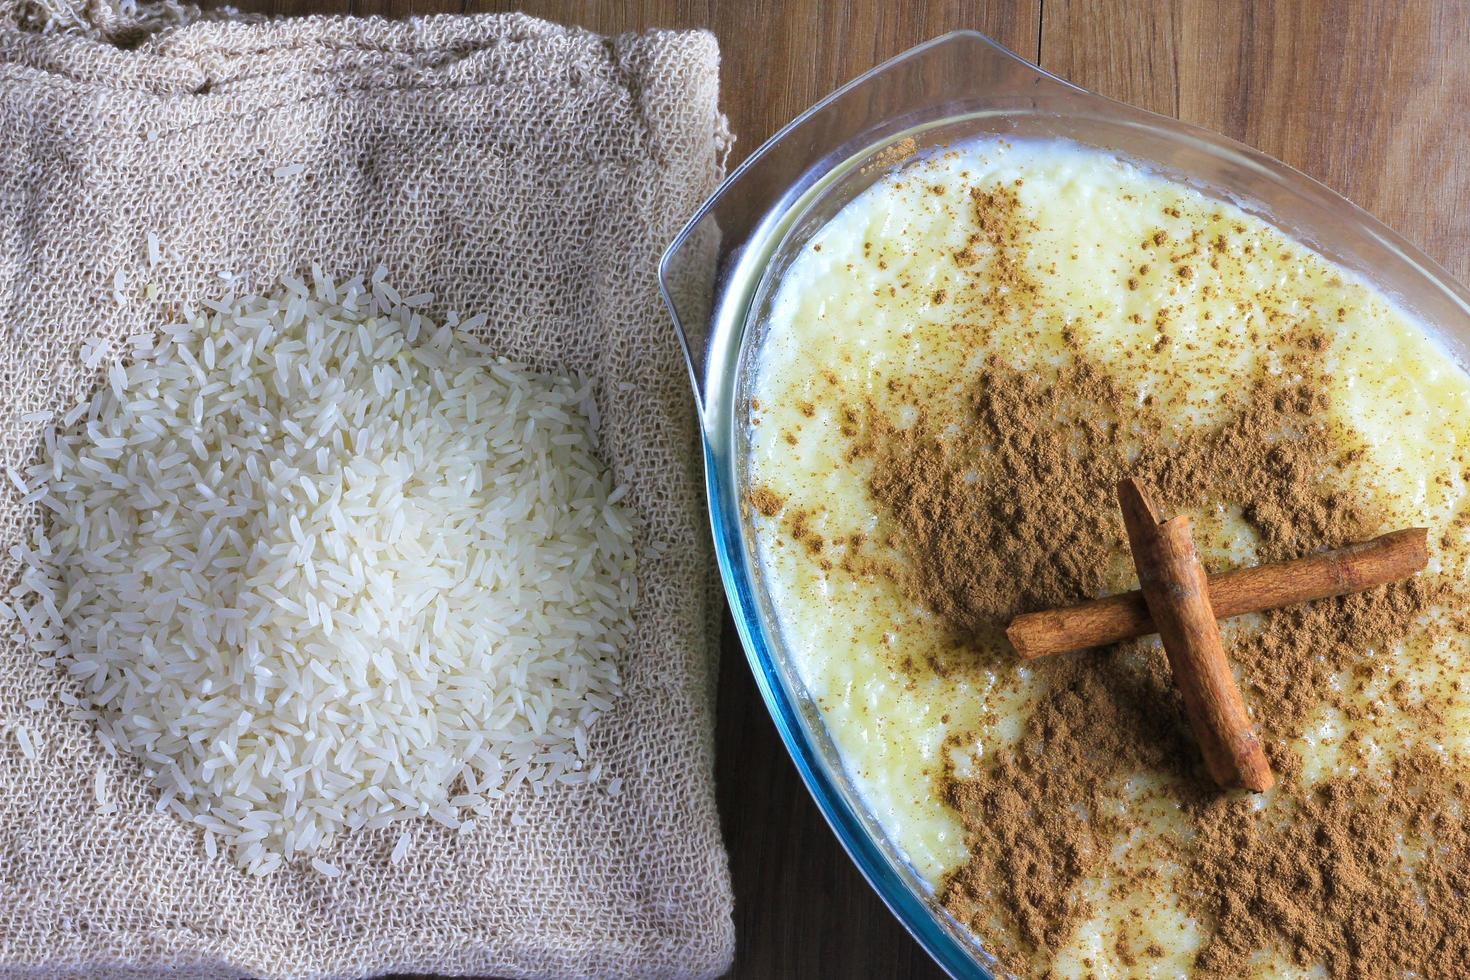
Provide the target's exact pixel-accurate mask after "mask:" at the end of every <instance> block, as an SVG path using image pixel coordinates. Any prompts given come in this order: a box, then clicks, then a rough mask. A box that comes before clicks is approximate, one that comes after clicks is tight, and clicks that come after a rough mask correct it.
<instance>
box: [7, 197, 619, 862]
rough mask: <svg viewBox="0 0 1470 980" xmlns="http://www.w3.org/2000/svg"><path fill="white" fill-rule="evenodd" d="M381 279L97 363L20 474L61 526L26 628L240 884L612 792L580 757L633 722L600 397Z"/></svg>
mask: <svg viewBox="0 0 1470 980" xmlns="http://www.w3.org/2000/svg"><path fill="white" fill-rule="evenodd" d="M282 169H283V170H284V169H287V168H282ZM156 248H157V244H156V241H155V240H154V239H152V238H150V239H149V257H150V260H152V259H153V257H154V252H155V250H156ZM386 275H387V273H386V270H384V269H381V268H380V269H378V270H376V271H375V272H374V273H373V274H372V276H371V277H370V279H368V280H366V281H364V280H362V279H357V280H353V281H352V282H349V283H345V284H342V285H340V286H339V285H338V284H337V283H335V282H333V281H332V280H331V279H330V278H328V277H327V276H326V275H325V273H324V272H323V271H322V270H321V269H320V268H315V267H314V268H313V269H312V270H311V275H310V276H309V277H308V278H307V279H305V280H298V279H290V280H286V281H285V283H284V285H283V287H282V289H281V290H280V291H279V292H276V293H274V294H272V295H269V296H265V297H261V296H236V295H234V294H232V293H227V294H226V295H225V296H224V298H222V299H209V300H206V301H203V302H202V303H201V304H199V305H198V306H197V307H196V308H194V309H190V308H187V307H186V309H185V310H184V312H183V314H182V316H183V319H184V321H185V322H184V323H182V324H178V325H170V326H168V327H166V328H165V330H164V334H165V336H164V339H163V340H161V341H157V342H146V341H144V342H139V343H131V342H130V344H129V349H130V352H131V356H132V360H131V362H130V363H129V365H128V366H127V367H126V368H124V366H123V365H122V364H121V363H119V362H117V361H115V360H111V357H112V354H111V346H110V345H109V344H108V343H106V342H105V341H102V340H100V339H98V338H89V339H88V341H86V342H85V343H84V345H83V349H82V358H83V363H84V364H86V365H87V366H88V367H89V368H97V367H101V366H102V365H103V364H104V363H108V367H107V371H106V378H105V380H104V382H103V384H102V386H101V388H100V389H99V390H98V391H97V393H96V394H95V396H94V397H93V398H92V399H91V400H90V401H89V402H86V403H84V404H83V405H79V406H77V407H76V408H73V409H71V410H70V411H68V412H67V413H66V416H65V417H64V418H63V419H62V420H61V422H62V427H61V429H60V430H59V431H52V432H49V433H48V435H47V439H46V446H47V447H48V449H47V452H46V454H45V458H44V459H43V460H42V462H41V463H39V464H37V465H36V466H34V467H32V468H30V469H28V470H27V471H26V472H24V473H17V472H15V471H10V472H9V474H8V476H9V478H10V480H11V482H12V483H13V484H14V485H15V486H16V489H18V490H21V491H22V493H27V492H37V491H39V492H41V493H43V497H38V498H37V499H38V500H42V501H43V502H44V505H45V508H46V511H47V515H48V521H49V523H48V525H47V528H46V532H45V534H44V535H43V536H40V537H39V538H38V540H36V541H35V542H33V543H31V544H27V545H20V546H18V547H17V548H16V549H15V551H14V552H13V554H14V556H15V557H16V558H18V559H19V561H20V562H21V566H22V570H21V576H20V580H19V584H17V585H16V586H15V587H14V589H13V590H12V594H11V596H10V597H9V599H10V601H9V603H8V608H9V610H10V611H11V612H12V613H13V615H14V617H15V620H14V623H15V625H14V626H12V627H11V628H12V629H22V630H24V631H25V633H26V634H28V636H29V637H30V640H31V642H32V643H33V644H35V646H36V647H37V649H38V650H41V651H49V652H53V653H54V657H55V662H56V663H57V665H58V666H60V667H62V668H64V669H65V670H66V671H67V672H68V673H69V674H70V675H71V676H72V678H74V679H75V682H76V683H77V684H79V685H80V686H81V688H82V689H83V690H84V691H85V694H86V696H85V697H84V698H82V699H81V703H80V704H79V706H78V711H79V713H80V714H82V715H83V716H90V717H94V718H96V723H97V725H98V728H97V736H98V739H99V740H100V741H101V742H102V744H103V746H104V748H106V749H107V750H108V752H109V753H116V752H119V751H121V752H125V753H131V754H132V755H134V756H136V757H137V758H138V759H140V760H141V762H142V764H143V767H144V771H145V772H146V773H147V774H148V776H149V778H150V779H151V780H152V782H153V783H154V785H155V786H156V787H157V789H158V791H159V799H158V802H157V806H158V809H159V810H162V811H168V812H172V813H177V814H179V815H180V816H181V817H183V818H185V819H189V820H191V821H193V822H195V823H199V824H200V825H201V827H202V828H207V830H205V831H204V832H205V833H206V837H205V848H206V850H207V851H210V852H213V851H214V850H215V849H216V848H217V847H218V846H219V845H220V844H222V845H224V846H225V847H226V848H228V849H230V850H231V852H232V854H233V857H234V860H235V861H236V862H237V863H238V864H239V865H240V866H241V867H242V868H244V869H245V870H246V871H247V872H249V873H251V874H256V875H267V874H270V873H272V872H273V871H275V870H276V869H278V868H280V867H282V866H283V864H284V862H285V861H287V860H291V859H293V858H295V857H297V856H298V855H299V856H302V857H303V858H307V857H309V856H311V855H313V854H314V852H317V851H318V850H319V849H320V848H322V847H323V846H325V845H326V844H327V843H329V842H330V841H332V840H334V839H335V838H336V836H337V835H339V834H341V833H344V832H347V831H350V830H352V829H354V828H376V827H386V826H389V825H391V824H393V823H397V822H400V821H405V820H411V819H421V818H427V819H430V820H433V821H435V822H437V823H439V824H442V825H443V826H445V827H447V828H450V829H457V830H460V831H462V832H464V833H469V832H471V829H472V827H473V823H472V821H471V818H472V817H473V815H474V814H475V813H480V812H482V811H484V810H485V808H487V807H488V806H489V804H490V803H491V802H493V801H496V800H500V799H503V798H505V797H506V796H507V795H509V794H513V793H518V792H526V793H530V794H544V793H546V792H548V791H549V790H551V788H552V787H554V786H557V785H563V786H566V787H575V788H577V789H580V788H582V787H583V786H586V785H591V784H595V783H597V782H598V781H599V779H600V775H601V769H600V767H598V766H597V765H596V764H595V760H592V759H591V758H590V757H589V754H590V752H591V751H592V750H591V749H590V748H589V746H590V745H591V744H592V743H591V741H590V740H589V739H588V737H587V733H588V731H589V729H590V728H591V727H592V726H593V725H594V724H595V723H596V721H597V719H598V718H599V717H600V716H601V715H603V714H604V713H605V712H606V711H607V710H608V709H609V707H611V705H612V704H613V703H614V701H615V700H616V699H617V697H618V696H619V693H620V682H619V677H618V671H617V668H616V666H615V663H614V658H615V656H616V653H617V651H619V650H621V649H622V647H623V644H624V643H625V641H626V639H627V637H628V636H629V634H630V632H631V628H632V627H631V611H632V608H633V604H634V602H635V601H636V597H637V585H636V575H635V566H634V552H633V526H634V525H633V521H632V519H631V517H630V515H629V514H628V513H627V512H626V511H624V510H623V509H622V506H621V505H620V503H619V501H620V500H621V499H622V497H623V494H624V493H625V490H624V488H621V487H617V486H615V485H614V484H613V482H612V479H611V477H610V476H609V474H608V472H607V470H606V468H605V467H604V466H603V465H602V464H601V463H600V462H599V461H598V460H597V456H596V444H597V441H596V432H595V428H594V426H593V425H592V423H591V421H590V419H589V415H590V414H591V412H592V411H593V410H594V408H595V406H593V405H592V402H591V394H590V386H589V385H588V384H587V383H586V382H585V381H584V380H581V379H577V378H568V377H560V376H555V375H550V374H545V373H540V372H536V371H533V370H530V369H528V368H525V367H523V366H520V365H518V364H515V363H512V362H509V361H505V360H503V359H499V358H496V357H493V356H491V355H490V354H488V353H487V352H486V351H485V350H484V349H483V348H482V347H481V346H480V345H479V344H477V343H476V342H474V341H473V340H472V339H471V338H470V337H469V336H467V335H466V333H465V331H467V330H474V329H478V328H480V327H482V326H484V324H485V322H486V320H485V317H484V316H483V315H476V316H473V317H469V318H468V319H465V320H463V321H459V320H458V318H452V319H453V321H454V322H455V323H457V324H458V327H457V328H450V327H446V326H441V325H439V324H436V323H434V322H432V321H431V320H429V319H428V318H427V317H426V316H425V313H424V310H423V307H424V306H426V305H427V304H429V303H431V302H432V299H433V298H432V296H431V295H429V294H427V293H412V294H409V295H408V296H407V298H406V299H404V298H403V296H401V295H400V293H399V292H398V291H397V290H395V289H394V288H393V286H392V285H391V284H389V283H388V282H387V281H386ZM226 282H233V280H226ZM114 285H115V287H116V288H117V290H118V291H119V292H121V291H122V290H123V289H124V288H125V283H123V281H122V280H121V278H120V277H119V278H118V279H117V280H116V281H115V283H114ZM224 288H226V289H227V290H228V289H233V288H234V287H233V286H226V287H224ZM414 307H418V308H414ZM134 339H137V338H134ZM37 421H39V420H37ZM30 488H35V489H34V490H30ZM10 727H11V731H12V733H13V737H14V738H15V739H16V741H17V742H18V743H19V745H20V747H21V751H22V752H23V753H25V754H26V755H27V756H28V757H31V758H34V757H35V755H36V753H37V752H38V751H39V749H38V746H37V745H36V744H35V741H34V739H33V738H32V737H31V733H30V732H29V731H27V730H26V729H25V728H24V727H22V726H18V725H12V726H10ZM98 779H99V782H98V784H97V785H96V793H97V795H98V799H99V804H102V800H103V799H105V798H107V797H106V793H107V787H106V785H105V776H104V775H103V774H101V773H99V775H98ZM461 781H462V783H463V785H464V786H465V787H467V789H466V791H463V792H461V790H460V789H459V785H460V783H461ZM620 785H621V784H618V787H619V788H620ZM569 791H570V790H569ZM607 792H608V793H609V794H612V795H616V792H617V789H615V788H614V787H613V785H612V784H609V785H608V787H607ZM446 801H449V802H446ZM105 805H111V806H116V804H115V803H114V802H112V801H111V800H110V799H108V801H107V803H106V804H105ZM524 820H525V818H524V817H523V816H521V815H520V814H518V813H517V814H515V815H513V816H512V817H511V823H512V824H513V825H520V824H522V823H524ZM411 846H412V837H411V835H410V833H409V832H408V831H403V832H401V833H400V834H399V836H398V837H397V842H396V843H395V844H394V846H393V849H392V856H391V859H392V861H393V862H394V863H399V862H401V861H403V860H404V859H405V857H406V856H407V854H408V852H409V849H410V847H411ZM313 866H314V867H316V869H317V871H318V872H320V873H322V874H326V875H331V874H334V873H337V872H338V871H339V869H337V868H335V866H333V865H331V864H329V863H328V862H326V861H324V860H322V859H320V858H316V859H315V862H314V864H313ZM327 869H330V870H327Z"/></svg>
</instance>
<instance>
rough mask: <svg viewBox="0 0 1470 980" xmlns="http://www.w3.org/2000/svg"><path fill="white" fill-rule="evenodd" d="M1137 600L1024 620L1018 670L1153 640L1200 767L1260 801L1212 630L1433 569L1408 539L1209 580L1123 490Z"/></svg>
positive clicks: (1167, 525)
mask: <svg viewBox="0 0 1470 980" xmlns="http://www.w3.org/2000/svg"><path fill="white" fill-rule="evenodd" d="M1118 502H1119V504H1120V505H1121V507H1122V509H1123V522H1124V525H1125V526H1126V528H1127V530H1128V542H1129V547H1130V548H1131V550H1132V552H1133V562H1134V565H1135V567H1136V568H1137V569H1138V581H1139V586H1140V588H1139V590H1138V591H1136V592H1129V593H1125V594H1122V595H1115V596H1109V597H1107V598H1105V599H1098V600H1095V601H1093V602H1085V603H1082V604H1081V605H1077V606H1072V607H1069V608H1066V609H1051V610H1047V611H1045V612H1037V613H1026V614H1024V615H1021V616H1017V617H1016V618H1015V619H1014V620H1012V621H1011V625H1010V627H1009V628H1008V629H1007V630H1006V636H1007V637H1009V638H1010V641H1011V643H1012V644H1013V645H1014V646H1015V648H1016V650H1017V652H1018V653H1020V655H1021V657H1022V658H1024V659H1033V658H1036V657H1043V656H1046V655H1048V654H1052V653H1062V652H1065V651H1068V650H1080V649H1083V648H1085V647H1094V646H1103V645H1106V644H1109V643H1115V642H1117V641H1118V640H1123V639H1127V638H1129V637H1134V636H1145V635H1147V634H1149V633H1158V634H1159V637H1160V639H1161V640H1162V641H1163V644H1164V651H1165V653H1166V654H1167V655H1168V657H1169V666H1170V669H1171V671H1172V672H1173V675H1174V682H1175V684H1177V685H1178V687H1179V692H1180V695H1181V697H1182V698H1183V700H1184V708H1185V712H1186V713H1187V714H1188V716H1189V720H1190V726H1191V728H1192V729H1193V731H1194V735H1195V738H1196V740H1197V741H1198V742H1199V744H1200V750H1201V753H1202V754H1203V756H1204V759H1205V766H1206V768H1207V769H1209V771H1210V775H1211V776H1212V777H1213V778H1214V779H1215V781H1216V782H1217V783H1219V784H1220V785H1222V786H1238V787H1242V788H1245V789H1250V790H1253V791H1255V792H1264V791H1265V790H1267V789H1269V788H1270V787H1271V786H1272V785H1273V783H1274V782H1275V779H1274V777H1273V776H1272V775H1271V768H1270V765H1269V763H1267V761H1266V756H1265V753H1264V752H1263V751H1262V750H1261V745H1260V742H1259V741H1258V740H1257V738H1256V735H1255V731H1254V729H1253V728H1252V726H1251V723H1250V716H1249V714H1248V713H1247V712H1246V708H1245V702H1244V701H1243V700H1242V698H1241V696H1240V690H1239V689H1238V688H1237V687H1236V684H1235V679H1234V677H1233V675H1232V674H1231V672H1230V664H1229V662H1228V661H1227V660H1226V658H1225V651H1224V646H1223V644H1222V643H1221V640H1220V626H1219V623H1218V621H1217V620H1218V619H1224V618H1228V617H1231V616H1239V615H1241V614H1243V613H1247V612H1260V611H1263V610H1267V609H1277V608H1280V607H1282V606H1290V605H1295V604H1297V603H1301V602H1308V601H1310V600H1313V599H1324V598H1327V597H1329V596H1336V595H1346V594H1347V593H1350V592H1361V591H1364V590H1366V589H1371V588H1373V587H1375V586H1378V585H1383V584H1385V583H1388V582H1392V581H1395V580H1397V579H1402V578H1407V577H1409V576H1411V575H1413V574H1414V573H1416V572H1418V571H1419V570H1420V569H1422V568H1423V567H1424V566H1425V565H1426V564H1427V563H1428V560H1429V555H1428V548H1427V535H1428V532H1427V531H1426V529H1425V528H1417V527H1416V528H1407V529H1405V530H1402V531H1394V532H1393V533H1391V534H1385V535H1383V536H1382V537H1378V538H1374V539H1373V540H1372V541H1368V542H1365V543H1363V544H1354V545H1348V546H1347V547H1345V548H1339V549H1337V550H1335V551H1328V552H1324V553H1322V554H1318V555H1312V556H1310V557H1308V558H1302V559H1299V560H1297V561H1290V562H1282V563H1279V564H1274V565H1260V566H1257V567H1254V568H1242V569H1236V570H1235V571H1231V572H1226V573H1224V574H1222V575H1216V576H1213V577H1207V576H1206V575H1205V571H1204V567H1203V566H1202V565H1201V564H1200V561H1199V556H1198V553H1197V552H1196V550H1195V547H1194V541H1193V539H1192V538H1191V536H1190V531H1189V519H1188V518H1187V517H1183V516H1179V517H1175V518H1173V519H1171V520H1168V521H1161V520H1160V519H1159V512H1158V508H1157V507H1156V506H1155V505H1154V502H1153V499H1152V496H1151V495H1150V494H1149V492H1148V490H1147V488H1145V487H1144V486H1143V484H1141V483H1139V482H1138V481H1137V480H1125V481H1123V482H1122V483H1121V484H1119V485H1118Z"/></svg>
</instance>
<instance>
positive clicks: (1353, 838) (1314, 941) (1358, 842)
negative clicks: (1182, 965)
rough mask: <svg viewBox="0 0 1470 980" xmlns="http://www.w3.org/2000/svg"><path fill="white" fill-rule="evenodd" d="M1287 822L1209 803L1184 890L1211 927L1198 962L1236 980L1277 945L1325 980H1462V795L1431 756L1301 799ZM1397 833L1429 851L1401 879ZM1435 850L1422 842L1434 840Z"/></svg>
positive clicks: (1466, 911) (1465, 867)
mask: <svg viewBox="0 0 1470 980" xmlns="http://www.w3.org/2000/svg"><path fill="white" fill-rule="evenodd" d="M1295 802H1296V804H1297V807H1298V810H1297V812H1296V813H1295V814H1293V815H1292V818H1291V819H1289V820H1285V821H1279V822H1278V821H1272V820H1268V819H1262V818H1260V817H1259V816H1256V815H1252V814H1250V813H1248V812H1244V808H1247V807H1248V806H1249V804H1246V803H1242V802H1241V801H1238V800H1234V801H1226V800H1222V801H1217V802H1215V803H1213V804H1212V805H1210V806H1208V807H1205V808H1203V811H1202V813H1201V814H1200V817H1199V827H1200V830H1201V834H1200V838H1199V839H1200V844H1199V846H1198V848H1197V850H1196V853H1195V855H1194V858H1193V861H1192V863H1191V865H1190V868H1189V872H1188V875H1187V880H1186V882H1185V883H1184V887H1185V888H1186V889H1188V890H1190V891H1191V892H1194V893H1196V894H1199V895H1201V896H1202V897H1203V901H1204V904H1205V910H1206V911H1207V912H1208V913H1209V915H1210V916H1211V918H1212V919H1213V920H1214V921H1215V922H1216V923H1217V927H1216V930H1215V932H1214V935H1213V936H1212V937H1211V938H1210V940H1209V942H1208V943H1207V944H1206V945H1205V947H1204V949H1203V950H1202V951H1201V953H1200V956H1199V958H1198V960H1197V962H1196V964H1195V966H1196V970H1197V972H1198V973H1199V974H1200V975H1202V976H1205V977H1220V978H1226V977H1240V976H1245V975H1246V973H1247V972H1248V967H1249V965H1250V963H1251V959H1252V956H1253V954H1254V953H1255V952H1256V951H1257V950H1259V949H1263V948H1268V949H1279V950H1281V951H1282V952H1283V953H1285V954H1286V955H1287V956H1288V957H1289V959H1290V961H1291V962H1293V963H1294V964H1296V965H1297V966H1300V967H1310V966H1312V965H1313V964H1316V963H1321V964H1323V965H1324V966H1325V967H1326V968H1327V973H1328V975H1330V976H1333V977H1366V976H1382V977H1391V976H1405V975H1407V974H1409V973H1410V971H1412V973H1413V974H1414V975H1417V976H1421V977H1459V976H1464V975H1465V971H1466V968H1467V964H1470V907H1467V905H1466V903H1465V897H1466V895H1467V894H1470V830H1467V829H1466V824H1465V819H1464V816H1465V814H1470V787H1467V785H1466V783H1465V782H1464V780H1463V777H1462V776H1460V775H1458V774H1456V773H1455V772H1453V771H1452V770H1451V769H1449V768H1448V767H1447V766H1446V765H1445V763H1444V761H1443V760H1442V759H1440V758H1439V757H1438V756H1435V755H1431V754H1429V753H1428V752H1418V753H1414V754H1412V755H1410V756H1408V757H1406V758H1403V759H1400V760H1398V761H1397V762H1396V763H1395V764H1394V766H1393V771H1392V773H1391V774H1390V775H1389V777H1388V778H1387V779H1384V780H1377V779H1352V778H1340V779H1334V780H1332V781H1329V782H1327V783H1325V784H1323V785H1321V786H1318V787H1314V788H1310V789H1306V790H1303V791H1302V792H1300V793H1299V794H1298V796H1297V798H1296V800H1295ZM1401 835H1402V837H1404V838H1407V839H1408V841H1409V842H1410V843H1411V844H1418V843H1426V844H1430V850H1429V853H1428V854H1427V855H1425V857H1424V859H1423V860H1422V861H1421V862H1419V866H1418V868H1417V869H1416V870H1415V872H1414V873H1413V874H1412V875H1411V874H1410V873H1409V870H1410V869H1409V868H1407V867H1406V866H1405V862H1404V860H1403V858H1402V857H1401V856H1400V854H1401ZM1430 842H1432V843H1430Z"/></svg>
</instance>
